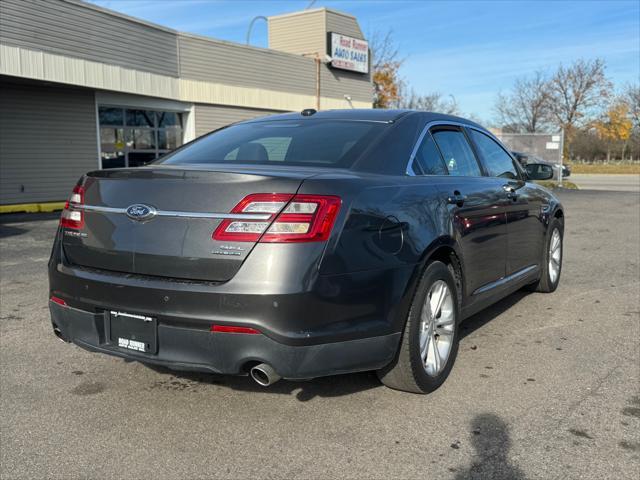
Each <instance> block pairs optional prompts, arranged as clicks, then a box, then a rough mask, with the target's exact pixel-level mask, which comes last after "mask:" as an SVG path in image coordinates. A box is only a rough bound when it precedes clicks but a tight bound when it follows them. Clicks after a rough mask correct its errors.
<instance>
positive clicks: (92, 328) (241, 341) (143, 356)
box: [49, 301, 400, 379]
mask: <svg viewBox="0 0 640 480" xmlns="http://www.w3.org/2000/svg"><path fill="white" fill-rule="evenodd" d="M49 309H50V312H51V321H52V324H53V328H54V331H55V332H56V335H57V336H58V337H60V338H61V339H62V340H64V341H67V342H73V343H75V344H76V345H78V346H80V347H82V348H84V349H86V350H90V351H94V352H101V353H106V354H109V355H115V356H118V357H123V358H127V359H130V360H136V361H139V362H142V363H148V364H155V365H162V366H166V367H168V368H171V369H174V370H192V371H205V372H213V373H220V374H244V373H247V367H248V366H250V365H255V364H257V363H267V364H269V365H271V366H272V367H273V368H274V369H275V371H276V372H277V373H278V374H279V375H280V376H281V377H283V378H288V379H304V378H314V377H321V376H326V375H333V374H339V373H349V372H356V371H363V370H372V369H378V368H382V367H383V366H385V365H387V364H388V363H389V362H391V360H392V359H393V357H394V355H395V353H396V349H397V346H398V342H399V340H400V333H393V334H389V335H380V336H374V337H368V338H361V339H354V340H347V341H339V342H331V343H320V344H315V345H303V346H294V345H285V344H283V343H280V342H277V341H275V340H273V339H272V338H269V337H268V336H266V335H262V334H236V333H219V332H215V333H213V332H211V331H209V330H208V329H205V328H202V327H199V326H196V325H193V324H191V325H188V324H184V325H171V324H166V323H163V322H162V321H159V322H158V324H157V344H158V349H157V352H156V353H155V354H150V353H142V352H136V351H132V350H128V349H124V348H121V347H119V346H118V345H117V344H116V343H114V342H112V341H111V339H110V338H109V335H108V334H107V332H108V322H109V314H108V312H107V311H102V312H90V311H85V310H81V309H78V308H73V307H70V306H63V305H60V304H58V303H54V302H52V301H50V302H49Z"/></svg>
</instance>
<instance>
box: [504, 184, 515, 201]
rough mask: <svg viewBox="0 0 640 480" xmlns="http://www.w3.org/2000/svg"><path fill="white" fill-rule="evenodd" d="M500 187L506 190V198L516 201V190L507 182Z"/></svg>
mask: <svg viewBox="0 0 640 480" xmlns="http://www.w3.org/2000/svg"><path fill="white" fill-rule="evenodd" d="M502 189H503V190H504V191H505V192H507V198H510V199H511V200H513V201H516V200H517V199H518V192H517V191H516V189H515V188H513V187H512V186H511V185H509V184H507V185H503V186H502Z"/></svg>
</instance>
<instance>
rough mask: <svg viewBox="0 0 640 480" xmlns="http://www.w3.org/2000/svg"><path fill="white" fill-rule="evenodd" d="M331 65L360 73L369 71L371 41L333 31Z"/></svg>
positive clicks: (330, 53)
mask: <svg viewBox="0 0 640 480" xmlns="http://www.w3.org/2000/svg"><path fill="white" fill-rule="evenodd" d="M330 35H331V51H330V52H329V55H330V56H331V66H332V67H333V68H340V69H342V70H349V71H352V72H358V73H369V43H368V42H367V41H366V40H358V39H357V38H353V37H347V36H346V35H341V34H339V33H335V32H331V33H330Z"/></svg>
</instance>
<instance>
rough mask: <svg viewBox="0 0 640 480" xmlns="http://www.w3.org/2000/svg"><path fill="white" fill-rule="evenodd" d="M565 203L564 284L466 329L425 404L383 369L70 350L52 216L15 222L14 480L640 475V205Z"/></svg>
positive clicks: (5, 321) (9, 261) (3, 347)
mask: <svg viewBox="0 0 640 480" xmlns="http://www.w3.org/2000/svg"><path fill="white" fill-rule="evenodd" d="M559 195H560V197H561V199H562V201H563V202H564V204H565V207H566V223H567V226H566V227H567V228H566V240H565V261H564V269H563V273H562V280H561V284H560V287H559V289H558V290H557V292H556V293H555V294H551V295H549V294H547V295H545V294H537V293H534V294H526V293H517V294H514V295H512V296H511V297H509V298H508V299H506V300H504V301H502V302H501V303H499V304H497V305H495V306H494V307H492V308H491V309H490V310H488V311H485V312H483V313H481V314H479V315H476V316H475V317H473V318H472V319H471V320H469V321H468V323H466V324H465V326H464V329H465V330H464V338H463V339H462V342H461V347H460V354H459V356H458V360H457V362H456V365H455V367H454V370H453V373H452V375H451V376H450V377H449V379H448V381H447V382H446V383H445V385H444V386H443V387H442V388H440V389H439V390H438V391H437V392H435V393H433V394H431V395H429V396H418V395H412V394H407V393H401V392H396V391H392V390H389V389H386V388H384V387H382V386H381V385H380V383H379V382H378V381H377V379H376V377H375V375H374V374H373V373H363V374H356V375H345V376H337V377H330V378H324V379H318V380H314V381H309V382H300V383H293V382H286V381H281V382H279V383H277V384H275V385H274V386H273V387H271V388H269V389H263V388H261V387H259V386H257V385H256V384H254V383H253V382H252V381H251V380H249V379H247V378H224V377H215V376H210V375H201V374H174V373H170V372H167V371H156V370H152V369H150V368H148V367H145V366H143V365H140V364H137V363H127V362H125V361H123V360H121V359H116V358H112V357H108V356H103V355H98V354H91V353H88V352H85V351H83V350H81V349H80V348H78V347H74V346H71V345H67V344H63V343H62V342H60V341H58V340H57V339H56V338H55V337H54V335H53V334H52V332H51V328H50V324H49V314H48V309H47V278H46V263H47V258H48V254H49V250H50V248H51V238H52V235H53V234H54V231H55V229H56V223H57V220H56V219H55V218H53V217H51V216H49V217H47V216H45V217H34V216H31V217H26V216H5V217H2V218H1V219H0V222H1V223H2V225H0V227H1V231H0V235H1V237H0V242H1V244H0V246H1V253H0V268H1V270H0V272H1V280H0V287H1V319H0V355H1V358H0V360H1V362H0V363H1V365H0V387H1V391H0V392H1V393H0V396H1V408H0V427H1V437H0V442H1V444H0V447H1V448H0V460H1V476H2V478H27V477H29V478H34V477H37V478H78V477H83V478H122V477H132V478H136V477H147V478H309V477H313V478H331V477H341V478H390V477H394V478H420V479H428V478H439V479H447V478H454V479H463V478H488V479H501V478H504V479H516V478H518V479H525V478H526V479H534V478H545V479H553V478H558V479H559V478H562V479H566V478H570V479H574V478H575V479H578V478H580V479H605V478H611V479H624V478H638V475H639V474H640V283H639V282H640V225H639V223H640V195H638V194H637V193H633V192H604V191H564V192H561V193H560V194H559Z"/></svg>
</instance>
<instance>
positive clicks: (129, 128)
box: [96, 103, 190, 170]
mask: <svg viewBox="0 0 640 480" xmlns="http://www.w3.org/2000/svg"><path fill="white" fill-rule="evenodd" d="M103 108H104V109H114V110H120V111H121V112H122V121H121V123H119V124H109V125H103V124H102V123H101V122H100V109H103ZM129 110H131V111H147V112H153V126H148V125H147V126H137V125H128V123H127V112H128V111H129ZM162 113H175V114H176V115H179V117H178V118H179V125H168V126H160V121H159V115H160V114H162ZM186 113H188V112H185V111H183V110H174V109H166V108H156V107H148V106H145V107H142V106H136V105H120V104H115V103H96V122H97V133H98V137H99V138H98V147H99V148H98V158H99V161H100V170H105V167H104V159H103V158H102V154H103V153H105V152H107V153H111V152H110V151H108V150H103V149H102V134H101V131H102V129H103V128H104V129H121V130H122V135H123V140H124V141H125V143H126V138H127V133H130V135H131V140H132V141H133V139H134V131H135V130H138V131H151V132H153V135H152V138H153V142H154V148H129V147H127V146H126V145H125V147H124V148H123V149H122V150H115V151H114V152H113V153H117V152H118V151H120V152H122V154H123V156H124V167H117V168H134V167H130V165H129V154H130V153H149V154H150V153H153V154H154V156H155V158H154V159H153V160H152V161H151V162H148V163H147V164H146V165H148V164H150V163H153V162H156V161H158V160H159V159H161V158H162V157H163V156H165V155H167V154H169V153H171V152H173V151H175V150H177V149H178V148H182V147H183V146H184V145H186V143H185V142H184V137H185V130H186V127H185V122H186V116H185V114H186ZM160 130H164V131H165V132H168V131H169V130H175V131H179V132H180V137H181V142H182V144H181V145H180V146H178V147H176V148H174V149H170V148H160ZM187 143H190V142H187Z"/></svg>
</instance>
